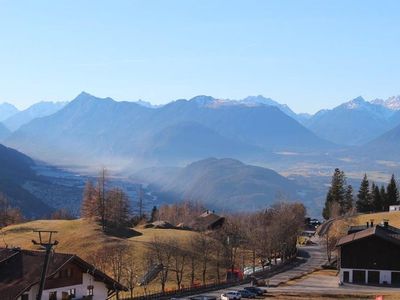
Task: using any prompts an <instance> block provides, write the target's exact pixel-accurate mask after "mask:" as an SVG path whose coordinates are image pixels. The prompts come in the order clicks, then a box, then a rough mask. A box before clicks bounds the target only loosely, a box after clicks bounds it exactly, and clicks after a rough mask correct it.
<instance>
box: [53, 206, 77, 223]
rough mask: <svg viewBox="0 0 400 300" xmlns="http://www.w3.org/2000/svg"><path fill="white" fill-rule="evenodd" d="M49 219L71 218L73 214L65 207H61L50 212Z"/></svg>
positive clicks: (73, 217)
mask: <svg viewBox="0 0 400 300" xmlns="http://www.w3.org/2000/svg"><path fill="white" fill-rule="evenodd" d="M51 219H52V220H73V219H75V216H74V215H72V213H71V212H70V211H69V210H67V209H65V208H61V209H59V210H56V211H55V212H53V213H52V214H51Z"/></svg>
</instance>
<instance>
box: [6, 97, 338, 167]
mask: <svg viewBox="0 0 400 300" xmlns="http://www.w3.org/2000/svg"><path fill="white" fill-rule="evenodd" d="M258 100H259V99H257V101H258ZM225 102H226V101H220V100H217V99H214V98H212V97H209V96H197V97H195V98H193V99H190V100H177V101H174V102H171V103H169V104H167V105H164V106H161V107H157V108H150V107H147V106H143V105H141V104H138V103H133V102H117V101H114V100H113V99H111V98H103V99H101V98H96V97H94V96H92V95H90V94H87V93H81V94H80V95H79V96H78V97H76V98H75V99H74V100H73V101H71V102H70V103H68V104H67V105H66V106H65V107H63V108H62V109H60V110H59V111H57V112H56V113H54V114H52V115H50V116H47V117H42V118H37V119H34V120H32V121H31V122H29V123H28V124H25V125H23V126H21V128H19V129H18V130H16V131H15V132H14V133H13V134H12V135H11V136H10V137H9V138H7V139H6V140H5V143H6V144H7V145H9V146H11V147H14V148H16V149H18V150H21V151H23V152H24V153H27V154H29V155H31V156H34V157H35V158H41V159H45V160H47V161H51V162H58V163H60V159H61V160H62V159H64V158H65V159H66V160H67V159H69V158H72V160H70V162H77V161H79V160H81V161H88V160H91V159H92V158H94V157H97V158H98V160H97V163H98V162H99V161H101V160H103V159H107V160H109V159H120V160H121V159H124V160H126V159H136V160H141V161H143V160H144V161H151V162H157V163H161V164H163V163H169V164H170V163H171V162H174V163H179V162H181V163H182V162H188V161H193V160H196V159H202V158H204V157H207V156H210V155H211V156H212V155H216V156H218V157H234V158H244V157H247V158H248V157H263V156H271V153H272V152H276V151H311V150H312V151H315V150H324V149H327V148H329V147H331V146H332V145H331V143H329V142H328V141H326V140H323V139H321V138H319V137H317V136H316V135H315V134H314V133H312V132H311V131H310V130H308V129H307V128H305V127H304V126H303V125H301V124H300V123H299V122H297V121H296V120H294V119H293V118H291V117H289V116H288V115H286V114H285V113H283V112H282V111H281V110H280V109H279V108H278V107H276V106H271V105H259V104H258V103H257V102H255V105H249V103H250V99H247V100H246V103H245V104H243V105H236V104H235V105H231V104H226V103H225ZM61 163H63V162H62V161H61Z"/></svg>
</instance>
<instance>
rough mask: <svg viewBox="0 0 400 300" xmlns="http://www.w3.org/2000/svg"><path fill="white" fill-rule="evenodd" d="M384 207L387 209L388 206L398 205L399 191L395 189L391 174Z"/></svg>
mask: <svg viewBox="0 0 400 300" xmlns="http://www.w3.org/2000/svg"><path fill="white" fill-rule="evenodd" d="M385 200H386V205H387V207H388V209H389V206H390V205H396V204H398V203H399V191H398V189H397V183H396V180H395V178H394V174H392V178H391V179H390V182H389V184H388V186H387V188H386V199H385Z"/></svg>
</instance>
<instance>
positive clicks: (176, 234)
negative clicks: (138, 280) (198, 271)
mask: <svg viewBox="0 0 400 300" xmlns="http://www.w3.org/2000/svg"><path fill="white" fill-rule="evenodd" d="M37 229H42V230H56V231H58V233H57V234H56V235H55V238H56V239H57V240H58V241H59V245H58V246H57V247H56V251H58V252H65V253H74V254H77V255H79V256H81V257H82V258H87V257H90V255H91V254H92V253H94V252H95V251H97V250H99V249H101V248H103V247H104V246H106V245H113V244H123V245H131V246H132V247H135V248H137V247H139V248H143V247H145V245H146V243H147V242H150V241H152V240H153V238H154V237H155V236H160V237H162V238H174V239H178V240H183V241H184V240H188V239H189V238H190V237H191V236H193V235H195V234H196V233H194V232H191V231H183V230H173V229H141V228H135V231H137V232H138V233H140V235H137V236H134V237H131V238H118V237H114V236H110V235H106V234H104V233H103V232H102V231H101V228H100V226H99V225H97V224H93V223H91V222H88V221H87V220H84V219H77V220H39V221H32V222H27V223H23V224H18V225H11V226H8V227H6V228H3V230H2V232H3V239H4V241H5V242H6V243H7V244H8V246H9V247H10V246H11V247H21V248H23V249H36V248H35V246H34V245H33V244H32V242H31V241H32V239H36V240H37V233H34V232H33V230H37ZM135 250H136V251H137V250H139V249H135ZM137 252H141V251H137Z"/></svg>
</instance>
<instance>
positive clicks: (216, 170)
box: [0, 92, 400, 216]
mask: <svg viewBox="0 0 400 300" xmlns="http://www.w3.org/2000/svg"><path fill="white" fill-rule="evenodd" d="M0 116H1V119H2V122H1V123H0V140H1V143H2V144H4V145H5V146H7V147H9V148H5V147H3V148H2V149H3V152H4V153H6V152H7V153H8V152H9V153H10V156H9V157H10V159H8V160H7V161H8V163H16V164H18V166H19V167H18V168H15V166H14V165H5V166H7V168H6V170H5V171H6V174H7V177H6V178H7V180H8V179H9V180H11V181H12V182H15V185H13V187H12V188H11V187H8V190H7V191H3V193H6V194H7V195H8V196H9V197H10V198H11V199H15V201H16V202H18V201H19V200H18V199H19V197H20V196H18V195H22V194H21V193H26V195H28V196H27V198H26V199H30V200H26V201H28V202H27V203H25V202H24V204H23V205H22V207H25V206H26V207H27V209H26V211H28V210H29V209H28V207H30V205H31V204H29V203H30V202H35V201H38V202H37V203H41V205H40V207H42V208H41V209H40V211H35V210H30V212H29V213H30V214H32V215H36V216H37V215H40V214H46V213H50V212H51V211H52V210H55V209H59V208H61V207H62V206H63V205H64V206H65V207H66V208H67V209H68V210H70V211H72V212H74V214H77V215H78V214H79V204H80V200H79V199H80V195H81V193H82V190H83V185H84V181H85V180H86V179H88V178H90V177H91V176H95V175H96V173H97V172H98V170H99V169H100V168H102V167H106V168H107V169H109V170H110V172H111V174H112V176H114V177H115V178H116V181H118V182H120V183H122V182H125V183H124V184H122V186H124V188H125V190H127V191H128V192H129V188H128V187H129V185H132V186H131V187H130V194H132V202H133V203H135V201H137V195H138V194H137V189H138V187H140V186H142V187H143V188H145V189H146V191H147V192H146V193H148V197H147V200H146V201H148V207H149V208H150V207H151V205H153V204H158V203H171V202H174V201H180V200H183V199H191V200H196V201H202V202H204V203H207V204H209V205H210V207H212V208H215V209H219V210H227V209H228V210H243V209H245V210H255V209H259V208H260V207H263V206H265V205H266V204H268V203H272V202H273V201H275V200H277V199H280V200H292V201H293V200H301V201H302V202H303V203H305V204H306V205H307V207H308V208H309V210H310V212H311V213H312V214H313V215H316V216H317V215H318V214H319V213H320V210H321V209H322V204H323V198H324V193H325V188H326V186H327V184H328V183H329V176H330V174H331V172H332V170H333V169H334V168H335V167H341V168H343V169H345V170H346V171H347V172H348V175H349V177H350V180H354V181H357V180H359V178H361V176H362V174H363V173H364V172H368V173H369V174H370V175H371V176H372V178H373V179H374V180H375V181H376V182H383V181H385V180H387V177H388V176H390V175H391V174H392V173H397V172H398V170H399V166H400V164H399V159H400V152H399V151H398V150H397V149H398V146H399V145H398V143H399V142H398V141H399V140H400V139H399V138H398V137H399V135H400V133H399V132H400V97H391V98H389V99H387V100H379V99H377V100H372V101H366V100H364V99H363V98H362V97H357V98H355V99H353V100H350V101H347V102H345V103H343V104H341V105H339V106H337V107H335V108H333V109H329V110H328V109H327V110H321V111H319V112H317V113H316V114H314V115H311V114H296V113H295V112H294V111H293V110H292V109H290V107H289V106H287V105H285V104H280V103H278V102H276V101H274V100H272V99H270V98H265V97H263V96H249V97H246V98H244V99H241V100H229V99H216V98H213V97H211V96H196V97H194V98H192V99H189V100H185V99H181V100H175V101H171V102H169V103H167V104H165V105H157V106H155V105H152V104H151V103H149V102H145V101H131V102H127V101H122V102H120V101H115V100H113V99H112V98H98V97H96V96H93V95H91V94H88V93H86V92H82V93H80V94H79V95H78V96H77V97H76V98H74V99H72V100H71V101H69V102H39V103H37V104H34V105H32V106H31V107H28V108H27V109H25V110H22V111H19V110H18V109H16V108H15V107H14V106H12V105H11V104H7V103H4V104H2V105H0ZM13 149H16V150H18V151H19V152H16V151H15V150H13ZM383 149H384V151H382V150H383ZM360 153H362V154H363V155H362V156H360ZM22 162H23V163H22ZM7 169H13V170H14V171H13V174H11V173H10V174H8V173H7ZM43 170H45V171H43ZM46 170H47V171H46ZM48 170H52V172H50V173H48ZM63 170H64V171H63ZM18 172H20V173H24V176H23V177H20V178H18V180H14V179H15V178H13V176H14V177H19V175H20V174H19V173H18ZM43 172H45V173H46V172H47V176H43V174H41V173H43ZM49 174H51V175H49ZM74 174H75V175H74ZM4 176H5V175H4ZM53 177H55V178H58V179H55V180H53V182H55V183H56V184H55V185H54V184H53V185H51V184H49V183H50V182H52V178H53ZM60 178H63V179H62V180H60ZM71 180H72V181H71ZM63 181H64V182H63ZM66 182H67V183H66ZM50 186H51V188H50ZM204 186H207V187H208V188H207V189H204V188H202V187H204ZM132 187H134V188H132ZM43 190H48V192H46V193H43ZM67 194H69V195H71V196H68V198H69V199H70V200H69V202H68V203H69V204H66V203H64V201H63V200H61V199H62V198H63V196H61V195H64V196H65V195H67ZM57 195H60V196H57ZM58 198H60V202H58V200H57V199H58ZM29 201H30V202H29ZM23 210H25V209H23Z"/></svg>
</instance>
